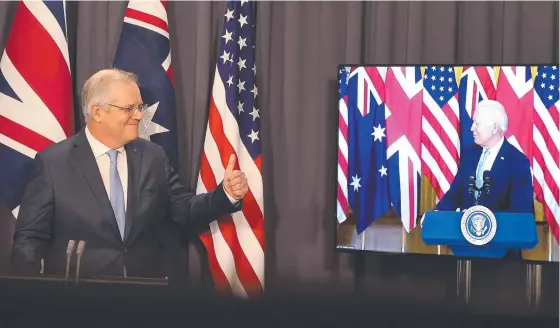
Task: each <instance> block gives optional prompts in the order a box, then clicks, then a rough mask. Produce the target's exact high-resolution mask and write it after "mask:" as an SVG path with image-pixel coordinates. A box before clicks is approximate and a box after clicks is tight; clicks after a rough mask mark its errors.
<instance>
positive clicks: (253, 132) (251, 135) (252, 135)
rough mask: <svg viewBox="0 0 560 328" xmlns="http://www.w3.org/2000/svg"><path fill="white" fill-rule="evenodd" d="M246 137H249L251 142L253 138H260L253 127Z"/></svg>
mask: <svg viewBox="0 0 560 328" xmlns="http://www.w3.org/2000/svg"><path fill="white" fill-rule="evenodd" d="M248 137H249V138H251V143H255V140H260V139H259V131H256V132H255V131H254V130H253V129H251V134H249V135H248Z"/></svg>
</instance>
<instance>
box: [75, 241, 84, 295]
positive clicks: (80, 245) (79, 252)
mask: <svg viewBox="0 0 560 328" xmlns="http://www.w3.org/2000/svg"><path fill="white" fill-rule="evenodd" d="M85 246H86V242H85V241H83V240H80V241H79V242H78V249H77V250H76V255H77V256H78V262H77V264H76V285H77V284H78V280H79V278H80V263H81V260H82V254H83V253H84V247H85Z"/></svg>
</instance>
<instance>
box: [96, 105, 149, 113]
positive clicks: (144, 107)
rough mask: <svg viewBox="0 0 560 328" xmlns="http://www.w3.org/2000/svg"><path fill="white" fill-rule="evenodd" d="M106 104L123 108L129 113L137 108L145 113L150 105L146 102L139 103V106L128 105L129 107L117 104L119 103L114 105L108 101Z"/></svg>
mask: <svg viewBox="0 0 560 328" xmlns="http://www.w3.org/2000/svg"><path fill="white" fill-rule="evenodd" d="M106 105H109V106H113V107H116V108H119V109H121V110H124V111H125V112H127V113H128V114H132V113H133V112H134V111H135V110H137V111H139V112H140V113H144V112H145V111H146V109H148V105H146V104H142V105H138V106H128V107H121V106H117V105H113V104H109V103H106Z"/></svg>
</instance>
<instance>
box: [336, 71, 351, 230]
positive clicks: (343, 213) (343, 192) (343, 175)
mask: <svg viewBox="0 0 560 328" xmlns="http://www.w3.org/2000/svg"><path fill="white" fill-rule="evenodd" d="M347 77H348V72H347V71H346V70H345V69H341V70H340V72H339V73H338V86H339V89H338V173H337V180H338V185H337V190H336V192H337V194H336V217H337V219H338V223H342V222H344V221H346V218H347V216H348V93H347V88H348V81H347V80H348V78H347Z"/></svg>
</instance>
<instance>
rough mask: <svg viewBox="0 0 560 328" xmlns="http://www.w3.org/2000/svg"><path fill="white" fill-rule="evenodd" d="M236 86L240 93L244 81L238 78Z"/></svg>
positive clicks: (243, 88)
mask: <svg viewBox="0 0 560 328" xmlns="http://www.w3.org/2000/svg"><path fill="white" fill-rule="evenodd" d="M237 88H238V89H239V93H241V91H242V90H245V81H241V80H239V82H238V83H237Z"/></svg>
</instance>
